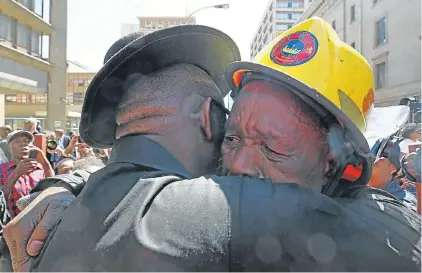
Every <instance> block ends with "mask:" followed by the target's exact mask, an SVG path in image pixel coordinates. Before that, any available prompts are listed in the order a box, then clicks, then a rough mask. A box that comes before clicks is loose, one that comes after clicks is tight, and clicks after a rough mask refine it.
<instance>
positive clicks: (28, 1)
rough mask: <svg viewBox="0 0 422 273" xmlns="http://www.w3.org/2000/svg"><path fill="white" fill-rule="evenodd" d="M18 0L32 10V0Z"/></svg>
mask: <svg viewBox="0 0 422 273" xmlns="http://www.w3.org/2000/svg"><path fill="white" fill-rule="evenodd" d="M18 2H19V3H21V4H22V5H24V6H25V7H27V8H28V9H29V10H32V11H33V10H34V2H33V0H18Z"/></svg>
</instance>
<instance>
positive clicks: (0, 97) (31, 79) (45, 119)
mask: <svg viewBox="0 0 422 273" xmlns="http://www.w3.org/2000/svg"><path fill="white" fill-rule="evenodd" d="M66 42H67V0H0V124H9V125H13V127H14V128H19V127H22V124H21V123H22V119H24V118H26V117H36V118H38V119H39V120H40V121H42V126H43V127H44V128H53V127H54V125H55V124H56V125H61V124H62V123H64V122H65V121H66V104H65V102H64V101H62V100H61V98H65V97H66ZM50 49H54V50H50ZM34 104H35V105H38V104H42V105H44V106H43V108H42V109H40V108H39V107H32V105H34ZM19 121H20V122H19Z"/></svg>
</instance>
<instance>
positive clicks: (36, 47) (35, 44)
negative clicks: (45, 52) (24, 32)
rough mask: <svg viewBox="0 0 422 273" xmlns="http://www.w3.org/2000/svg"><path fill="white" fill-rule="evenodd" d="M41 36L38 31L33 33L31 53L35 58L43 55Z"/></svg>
mask: <svg viewBox="0 0 422 273" xmlns="http://www.w3.org/2000/svg"><path fill="white" fill-rule="evenodd" d="M40 36H41V35H40V33H39V32H38V31H35V30H32V31H31V53H32V54H33V55H35V56H40V55H41V46H40Z"/></svg>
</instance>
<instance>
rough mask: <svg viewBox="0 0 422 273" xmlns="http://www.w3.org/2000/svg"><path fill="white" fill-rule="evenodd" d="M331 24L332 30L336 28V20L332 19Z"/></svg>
mask: <svg viewBox="0 0 422 273" xmlns="http://www.w3.org/2000/svg"><path fill="white" fill-rule="evenodd" d="M331 26H332V27H333V28H334V30H336V20H333V22H332V23H331Z"/></svg>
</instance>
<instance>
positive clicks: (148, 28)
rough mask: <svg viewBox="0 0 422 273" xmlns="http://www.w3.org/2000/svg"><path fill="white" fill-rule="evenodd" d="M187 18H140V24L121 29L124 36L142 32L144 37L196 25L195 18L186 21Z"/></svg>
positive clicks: (124, 26) (123, 26)
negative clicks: (157, 31) (168, 28)
mask: <svg viewBox="0 0 422 273" xmlns="http://www.w3.org/2000/svg"><path fill="white" fill-rule="evenodd" d="M186 19H187V18H186V17H184V16H181V17H174V16H173V17H138V20H139V24H123V25H122V28H121V34H122V36H125V35H127V34H130V33H133V32H137V31H140V32H142V33H143V34H144V35H145V34H148V33H150V32H152V31H155V30H159V29H163V28H166V27H171V26H176V25H185V24H195V23H196V20H195V17H190V18H189V19H187V21H186Z"/></svg>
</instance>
